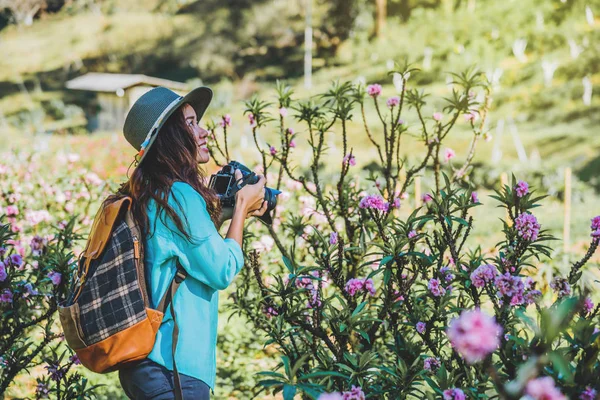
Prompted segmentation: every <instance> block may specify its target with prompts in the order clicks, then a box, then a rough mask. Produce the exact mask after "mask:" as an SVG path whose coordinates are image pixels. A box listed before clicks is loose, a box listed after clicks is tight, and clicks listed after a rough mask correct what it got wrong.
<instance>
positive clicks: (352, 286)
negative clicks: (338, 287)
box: [344, 278, 376, 296]
mask: <svg viewBox="0 0 600 400" xmlns="http://www.w3.org/2000/svg"><path fill="white" fill-rule="evenodd" d="M344 289H345V290H346V293H348V294H349V295H350V296H354V295H356V294H357V293H359V292H361V291H365V292H368V293H369V295H371V296H375V292H376V290H375V284H374V283H373V279H371V278H369V279H366V278H353V279H350V280H349V281H348V282H346V286H345V287H344Z"/></svg>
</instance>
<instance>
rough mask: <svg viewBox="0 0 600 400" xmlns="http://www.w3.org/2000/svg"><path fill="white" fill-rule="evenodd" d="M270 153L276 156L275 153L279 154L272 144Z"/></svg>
mask: <svg viewBox="0 0 600 400" xmlns="http://www.w3.org/2000/svg"><path fill="white" fill-rule="evenodd" d="M269 153H271V155H272V156H274V155H275V154H277V149H276V148H275V147H274V146H270V147H269Z"/></svg>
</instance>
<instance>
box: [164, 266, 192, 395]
mask: <svg viewBox="0 0 600 400" xmlns="http://www.w3.org/2000/svg"><path fill="white" fill-rule="evenodd" d="M187 276H188V273H187V272H186V271H185V269H184V268H183V267H182V266H181V264H180V263H179V260H177V272H176V273H175V277H173V280H172V281H171V285H170V287H169V288H168V289H167V291H166V293H165V294H164V295H163V297H162V299H160V302H159V303H158V307H157V310H158V311H160V312H162V313H163V314H164V312H165V310H166V308H167V307H169V309H170V310H171V316H172V317H173V323H174V324H175V325H174V327H173V339H172V342H173V345H172V347H171V351H172V353H173V381H174V388H173V392H174V393H175V399H176V400H183V392H182V390H181V379H180V377H179V371H178V370H177V362H176V361H175V350H177V341H178V340H179V324H177V318H176V316H175V308H174V307H173V297H174V296H175V292H177V289H178V288H179V285H181V282H183V281H184V279H185V278H186V277H187Z"/></svg>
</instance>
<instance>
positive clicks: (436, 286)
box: [427, 278, 446, 297]
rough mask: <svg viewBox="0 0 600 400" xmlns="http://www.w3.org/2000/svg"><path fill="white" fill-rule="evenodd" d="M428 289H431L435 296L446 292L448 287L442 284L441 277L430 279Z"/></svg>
mask: <svg viewBox="0 0 600 400" xmlns="http://www.w3.org/2000/svg"><path fill="white" fill-rule="evenodd" d="M427 289H429V291H430V292H431V294H432V295H434V296H435V297H440V296H443V295H445V294H446V289H445V288H444V287H443V286H442V284H441V282H440V280H439V279H435V278H432V279H430V280H429V283H428V284H427Z"/></svg>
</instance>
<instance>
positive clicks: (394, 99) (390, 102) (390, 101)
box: [386, 96, 400, 108]
mask: <svg viewBox="0 0 600 400" xmlns="http://www.w3.org/2000/svg"><path fill="white" fill-rule="evenodd" d="M386 104H387V106H388V107H389V108H394V107H396V106H397V105H399V104H400V97H398V96H393V97H390V98H389V99H387V102H386Z"/></svg>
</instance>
